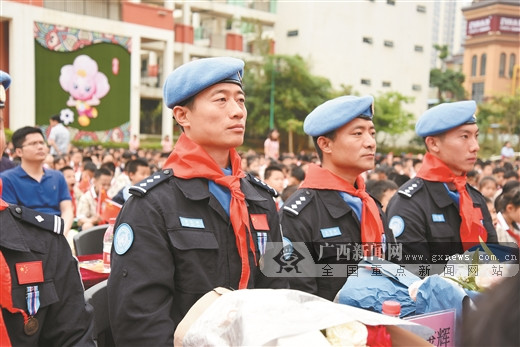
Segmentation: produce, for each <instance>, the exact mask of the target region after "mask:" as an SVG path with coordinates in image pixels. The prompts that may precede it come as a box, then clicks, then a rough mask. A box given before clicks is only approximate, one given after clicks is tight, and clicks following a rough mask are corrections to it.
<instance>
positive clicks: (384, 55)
mask: <svg viewBox="0 0 520 347" xmlns="http://www.w3.org/2000/svg"><path fill="white" fill-rule="evenodd" d="M417 5H423V6H425V7H426V13H419V12H417V10H416V7H417ZM431 5H432V4H431V3H428V2H426V1H423V2H421V1H417V2H400V1H396V3H395V5H394V6H391V5H388V4H387V3H386V1H382V2H380V1H378V2H372V1H368V0H367V1H355V2H319V1H313V2H279V3H278V11H277V12H278V21H277V23H276V26H275V39H276V53H277V54H299V55H301V56H303V57H304V58H305V59H306V60H308V61H309V62H310V64H311V69H312V73H313V74H316V75H321V76H324V77H327V78H328V79H329V80H330V81H331V82H332V84H333V85H334V86H335V87H339V86H340V85H341V84H344V85H351V86H353V87H354V90H355V91H357V92H359V93H361V94H372V95H377V94H378V93H379V92H386V91H390V90H394V91H398V92H400V93H401V94H403V95H406V96H413V97H415V102H414V103H413V104H410V105H409V106H408V107H407V108H408V110H409V111H411V112H413V113H414V115H415V116H416V117H418V116H419V115H420V114H422V112H424V111H425V110H426V108H427V94H428V83H429V81H428V80H429V70H430V67H429V57H430V51H431V46H432V45H431V28H430V23H431V18H432V11H431V7H432V6H431ZM290 30H298V31H299V33H298V36H296V37H287V32H288V31H290ZM365 36H366V37H371V38H372V40H373V43H372V44H371V45H369V44H366V43H363V41H362V40H363V37H365ZM385 40H390V41H393V43H394V47H393V48H388V47H385V46H384V41H385ZM415 45H421V46H422V47H423V52H422V53H418V52H415V51H414V46H415ZM361 79H370V80H371V86H365V85H362V84H361ZM383 81H389V82H391V87H389V88H388V87H382V82H383ZM414 84H418V85H420V86H421V91H414V90H412V85H414ZM376 112H377V111H376Z"/></svg>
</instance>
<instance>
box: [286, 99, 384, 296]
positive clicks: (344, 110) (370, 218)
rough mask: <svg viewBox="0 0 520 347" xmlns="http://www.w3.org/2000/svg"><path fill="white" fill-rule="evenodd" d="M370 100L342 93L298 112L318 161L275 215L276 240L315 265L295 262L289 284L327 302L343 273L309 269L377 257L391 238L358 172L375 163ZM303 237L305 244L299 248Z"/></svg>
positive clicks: (380, 213)
mask: <svg viewBox="0 0 520 347" xmlns="http://www.w3.org/2000/svg"><path fill="white" fill-rule="evenodd" d="M373 103H374V99H373V97H372V96H364V97H357V96H342V97H339V98H336V99H333V100H329V101H327V102H325V103H324V104H322V105H320V106H318V107H317V108H316V109H314V110H313V111H312V112H311V113H310V114H309V115H308V116H307V117H306V118H305V121H304V124H303V130H304V131H305V133H306V134H308V135H310V136H312V138H313V140H314V146H315V147H316V151H317V153H318V156H319V158H320V161H321V166H318V165H316V164H311V165H310V166H309V169H308V171H307V174H306V175H305V180H304V181H303V183H302V185H301V186H300V188H299V189H298V190H297V191H296V192H295V193H294V194H293V195H292V196H291V197H290V198H289V199H288V201H286V202H285V204H284V207H283V209H282V210H280V218H281V223H282V231H283V234H284V242H285V243H286V244H289V245H292V248H293V249H294V250H295V251H296V252H297V253H296V256H298V254H300V255H301V254H307V253H310V255H311V256H312V258H313V259H314V262H315V263H316V266H315V267H314V269H310V268H307V266H304V265H302V266H301V267H300V268H299V269H298V270H299V271H300V273H301V274H300V275H299V276H295V277H290V278H289V284H290V286H291V288H294V289H299V290H302V291H305V292H308V293H311V294H316V295H318V296H321V297H323V298H325V299H328V300H333V299H334V297H335V296H336V294H337V292H338V291H339V290H340V289H341V287H342V286H343V285H344V284H345V280H346V278H345V277H346V275H345V273H344V272H343V273H342V272H336V273H335V272H334V271H335V269H328V270H327V272H326V273H323V271H314V270H315V269H318V270H319V269H321V268H323V267H324V266H325V265H327V266H329V267H331V264H332V265H333V266H337V269H336V271H338V269H341V268H343V269H344V268H345V267H348V266H345V264H351V265H354V264H357V263H358V262H359V260H361V258H362V257H363V256H364V255H374V256H382V247H381V246H382V244H383V243H385V239H387V240H389V239H388V238H393V236H392V233H391V232H390V231H389V230H388V229H387V230H385V228H384V226H385V225H386V220H385V216H384V213H383V211H382V209H381V204H379V202H377V201H375V200H374V199H373V198H372V197H371V196H370V195H369V194H368V193H367V192H366V191H365V182H364V179H363V177H362V176H361V174H362V173H363V172H365V171H367V170H371V169H373V168H374V166H375V153H376V140H375V134H376V131H375V128H374V123H373V122H372V117H373V116H374V112H373ZM303 243H305V245H306V250H303V251H301V249H299V247H300V246H301V245H303ZM289 248H290V247H289ZM307 251H308V252H307ZM313 265H314V264H313ZM353 267H354V268H355V267H356V266H355V265H354V266H353Z"/></svg>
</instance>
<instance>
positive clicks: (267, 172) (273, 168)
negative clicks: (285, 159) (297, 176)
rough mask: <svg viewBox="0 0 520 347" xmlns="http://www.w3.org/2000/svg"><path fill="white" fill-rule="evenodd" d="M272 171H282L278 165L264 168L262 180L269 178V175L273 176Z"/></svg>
mask: <svg viewBox="0 0 520 347" xmlns="http://www.w3.org/2000/svg"><path fill="white" fill-rule="evenodd" d="M274 171H280V172H281V173H283V170H282V168H281V167H280V166H278V165H270V166H268V167H266V168H265V171H264V180H266V179H268V178H269V177H271V175H272V174H273V172H274Z"/></svg>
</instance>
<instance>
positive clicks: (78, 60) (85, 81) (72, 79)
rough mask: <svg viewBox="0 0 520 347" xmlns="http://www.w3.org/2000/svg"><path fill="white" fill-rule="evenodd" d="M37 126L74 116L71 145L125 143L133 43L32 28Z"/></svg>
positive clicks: (50, 27)
mask: <svg viewBox="0 0 520 347" xmlns="http://www.w3.org/2000/svg"><path fill="white" fill-rule="evenodd" d="M34 38H35V68H36V69H35V70H36V76H35V80H36V91H35V94H36V124H38V125H40V126H45V125H47V124H48V123H49V118H50V117H51V116H52V115H54V114H59V113H60V112H66V113H69V114H70V113H71V112H72V114H73V117H71V119H74V122H73V123H72V124H70V125H69V130H70V131H71V134H72V136H71V138H73V139H74V140H95V141H114V142H123V141H128V137H129V136H128V134H127V132H128V124H129V120H130V52H131V39H130V38H128V37H123V36H115V35H111V34H106V33H98V32H90V31H85V30H81V29H74V28H68V27H63V26H58V25H53V24H45V23H35V24H34Z"/></svg>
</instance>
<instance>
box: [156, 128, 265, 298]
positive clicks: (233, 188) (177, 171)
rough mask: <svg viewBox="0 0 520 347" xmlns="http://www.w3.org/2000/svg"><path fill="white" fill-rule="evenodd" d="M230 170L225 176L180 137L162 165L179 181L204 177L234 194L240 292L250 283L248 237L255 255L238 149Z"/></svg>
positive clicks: (231, 214) (233, 221)
mask: <svg viewBox="0 0 520 347" xmlns="http://www.w3.org/2000/svg"><path fill="white" fill-rule="evenodd" d="M229 155H230V161H231V170H232V174H231V175H230V176H226V175H224V173H223V172H222V169H221V168H220V167H219V166H218V164H217V163H216V162H215V160H214V159H213V158H211V157H210V156H209V154H208V153H207V152H206V151H205V150H204V149H203V148H202V147H201V146H199V145H198V144H196V143H195V142H193V141H192V140H190V139H189V138H188V137H187V136H186V135H185V134H181V136H180V137H179V140H178V141H177V143H176V144H175V148H174V149H173V152H172V153H171V154H170V156H169V157H168V159H167V160H166V162H165V163H164V165H163V168H170V169H173V173H174V175H175V176H176V177H179V178H185V179H190V178H195V177H201V178H206V179H208V180H211V181H214V182H215V183H216V184H220V185H221V186H224V187H226V188H228V189H229V190H230V192H231V204H230V207H229V218H230V220H231V225H232V226H233V231H234V233H235V238H236V244H237V248H238V254H239V255H240V259H241V261H242V272H241V274H240V283H239V286H238V287H239V289H244V288H247V283H248V281H249V276H250V269H249V257H248V250H247V236H248V235H249V243H250V247H251V250H252V252H253V255H254V256H255V263H256V255H255V249H254V243H253V237H252V235H251V232H250V231H249V213H248V210H247V205H246V201H245V196H244V193H243V192H242V191H241V190H240V179H241V178H243V177H245V174H244V172H242V169H241V159H240V156H239V155H238V153H237V151H236V150H235V149H231V150H230V151H229Z"/></svg>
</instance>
